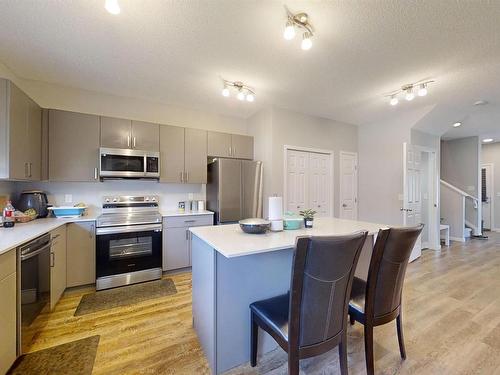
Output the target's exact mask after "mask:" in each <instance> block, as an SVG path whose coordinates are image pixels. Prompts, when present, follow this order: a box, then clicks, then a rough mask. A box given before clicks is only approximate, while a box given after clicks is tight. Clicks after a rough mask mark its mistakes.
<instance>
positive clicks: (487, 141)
mask: <svg viewBox="0 0 500 375" xmlns="http://www.w3.org/2000/svg"><path fill="white" fill-rule="evenodd" d="M483 142H484V143H491V142H493V138H485V139H483Z"/></svg>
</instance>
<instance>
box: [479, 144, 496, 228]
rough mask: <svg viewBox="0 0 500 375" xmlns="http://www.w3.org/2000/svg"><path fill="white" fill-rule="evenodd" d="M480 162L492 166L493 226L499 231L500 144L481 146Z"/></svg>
mask: <svg viewBox="0 0 500 375" xmlns="http://www.w3.org/2000/svg"><path fill="white" fill-rule="evenodd" d="M481 160H482V163H483V164H486V163H492V164H493V175H494V181H493V190H494V191H493V194H492V199H493V200H494V206H495V207H494V210H495V212H494V226H495V229H497V230H500V143H492V144H488V145H485V144H483V145H482V151H481Z"/></svg>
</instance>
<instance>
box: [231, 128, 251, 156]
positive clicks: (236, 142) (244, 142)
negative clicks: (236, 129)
mask: <svg viewBox="0 0 500 375" xmlns="http://www.w3.org/2000/svg"><path fill="white" fill-rule="evenodd" d="M231 146H232V149H231V153H232V157H234V158H238V159H250V160H253V137H249V136H248V135H239V134H232V135H231Z"/></svg>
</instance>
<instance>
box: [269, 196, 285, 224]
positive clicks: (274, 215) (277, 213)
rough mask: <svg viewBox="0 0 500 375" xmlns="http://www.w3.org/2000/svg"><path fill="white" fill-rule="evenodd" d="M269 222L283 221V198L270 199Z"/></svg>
mask: <svg viewBox="0 0 500 375" xmlns="http://www.w3.org/2000/svg"><path fill="white" fill-rule="evenodd" d="M268 219H269V220H281V219H283V198H281V197H269V217H268Z"/></svg>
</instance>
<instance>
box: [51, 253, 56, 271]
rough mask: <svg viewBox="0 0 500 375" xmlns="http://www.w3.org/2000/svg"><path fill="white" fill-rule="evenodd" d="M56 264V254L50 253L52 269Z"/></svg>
mask: <svg viewBox="0 0 500 375" xmlns="http://www.w3.org/2000/svg"><path fill="white" fill-rule="evenodd" d="M55 264H56V254H54V253H53V252H50V267H52V268H53V267H54V266H55Z"/></svg>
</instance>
